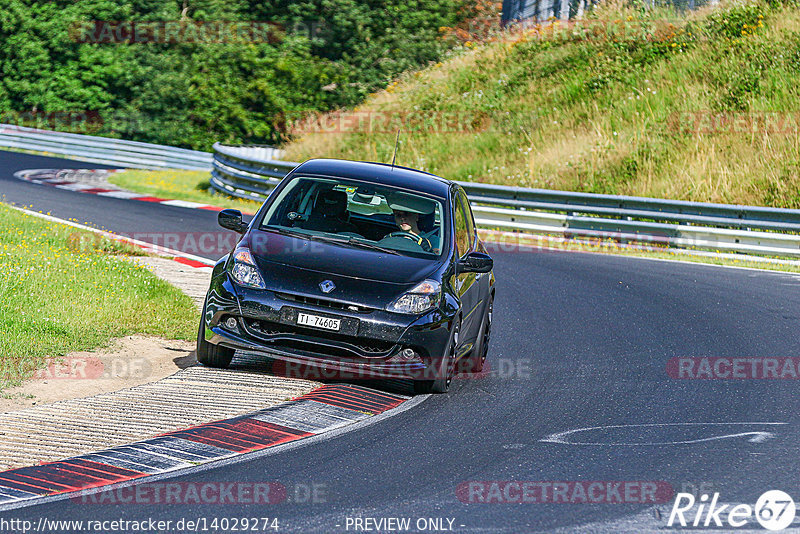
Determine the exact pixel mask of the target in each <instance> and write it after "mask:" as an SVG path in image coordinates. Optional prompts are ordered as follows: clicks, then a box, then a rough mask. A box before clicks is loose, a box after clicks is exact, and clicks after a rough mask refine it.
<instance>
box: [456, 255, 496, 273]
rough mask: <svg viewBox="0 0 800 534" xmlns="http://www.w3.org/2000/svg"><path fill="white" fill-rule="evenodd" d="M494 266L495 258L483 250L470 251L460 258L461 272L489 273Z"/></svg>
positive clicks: (459, 268)
mask: <svg viewBox="0 0 800 534" xmlns="http://www.w3.org/2000/svg"><path fill="white" fill-rule="evenodd" d="M493 268H494V260H493V259H492V257H491V256H489V255H488V254H484V253H483V252H470V253H469V254H467V255H466V256H464V257H463V258H461V259H460V260H458V272H460V273H488V272H489V271H491V270H492V269H493Z"/></svg>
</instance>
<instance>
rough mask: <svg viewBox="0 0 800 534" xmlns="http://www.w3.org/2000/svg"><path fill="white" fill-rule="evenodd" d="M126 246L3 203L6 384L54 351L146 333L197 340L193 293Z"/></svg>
mask: <svg viewBox="0 0 800 534" xmlns="http://www.w3.org/2000/svg"><path fill="white" fill-rule="evenodd" d="M129 252H132V251H131V250H130V249H129V248H128V247H126V246H125V245H120V244H118V243H115V242H113V241H109V240H106V239H98V237H97V236H95V235H94V234H91V233H89V232H83V231H79V230H75V229H74V228H69V227H67V226H63V225H59V224H55V223H50V222H47V221H43V220H41V219H37V218H34V217H30V216H27V215H24V214H21V213H19V212H18V211H15V210H12V209H11V208H8V207H7V206H4V205H2V204H0V272H2V273H3V274H2V276H0V389H3V388H5V387H8V386H10V385H14V384H17V383H19V382H20V380H22V379H24V378H26V377H28V376H30V375H31V373H32V372H33V371H34V370H36V369H37V368H39V367H41V366H43V365H44V364H45V362H46V360H47V359H48V358H55V357H61V356H63V355H65V354H67V353H68V352H72V351H76V350H88V349H92V348H95V347H98V346H102V345H104V344H106V343H107V342H108V341H109V340H110V339H111V338H114V337H120V336H124V335H129V334H134V333H143V334H152V335H157V336H162V337H165V338H171V339H193V338H194V336H195V335H196V328H197V315H198V314H197V310H196V308H195V307H194V305H193V304H192V302H191V300H190V299H189V297H187V296H186V295H184V294H183V293H181V292H180V291H179V290H178V289H176V288H175V287H173V286H171V285H169V284H168V283H166V282H164V281H162V280H160V279H158V278H156V277H155V276H154V275H153V274H152V273H150V271H148V270H147V269H145V268H144V267H139V266H136V265H134V264H132V263H130V262H128V261H126V260H124V259H120V258H118V257H115V254H120V253H129Z"/></svg>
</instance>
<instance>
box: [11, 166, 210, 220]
mask: <svg viewBox="0 0 800 534" xmlns="http://www.w3.org/2000/svg"><path fill="white" fill-rule="evenodd" d="M122 170H125V169H111V170H94V169H28V170H24V171H17V172H15V173H14V177H16V178H19V179H20V180H25V181H26V182H31V183H34V184H39V185H46V186H50V187H57V188H58V189H66V190H68V191H75V192H78V193H88V194H92V195H98V196H101V197H113V198H122V199H126V200H138V201H140V202H153V203H156V204H163V205H164V206H174V207H178V208H190V209H200V210H209V211H222V210H223V209H225V208H220V207H219V206H211V205H210V204H202V203H200V202H190V201H188V200H172V199H168V198H159V197H153V196H149V195H143V194H141V193H134V192H132V191H126V190H124V189H120V188H118V187H115V186H113V185H111V184H109V183H108V182H107V181H106V180H105V178H107V177H108V176H109V175H110V174H113V173H115V172H120V171H122ZM93 181H96V182H98V183H96V184H93V183H91V182H93Z"/></svg>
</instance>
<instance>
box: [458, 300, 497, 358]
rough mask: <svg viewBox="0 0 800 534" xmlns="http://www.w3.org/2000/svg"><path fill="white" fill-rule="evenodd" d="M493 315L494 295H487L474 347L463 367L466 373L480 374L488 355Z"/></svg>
mask: <svg viewBox="0 0 800 534" xmlns="http://www.w3.org/2000/svg"><path fill="white" fill-rule="evenodd" d="M493 313H494V295H489V304H487V306H486V313H485V314H484V316H483V322H481V329H480V330H479V331H478V338H477V339H476V341H475V347H473V349H472V352H471V353H470V355H469V358H467V361H466V362H465V365H464V368H465V370H466V371H467V372H468V373H480V372H481V371H483V364H484V363H486V356H487V354H489V340H490V339H491V337H492V315H493Z"/></svg>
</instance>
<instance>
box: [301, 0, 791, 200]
mask: <svg viewBox="0 0 800 534" xmlns="http://www.w3.org/2000/svg"><path fill="white" fill-rule="evenodd" d="M594 16H595V17H597V18H599V19H601V20H606V21H608V20H611V21H617V22H616V23H615V24H613V26H614V27H616V28H617V29H620V28H621V27H622V25H623V24H624V23H626V22H627V23H629V27H631V28H634V30H630V31H627V32H625V33H624V35H623V34H620V35H616V36H615V35H610V36H609V35H608V33H606V34H604V36H595V37H594V38H592V39H585V38H575V37H568V36H567V35H566V34H563V33H561V34H559V36H558V37H556V38H553V34H554V31H555V33H558V29H557V28H556V29H555V30H554V28H553V26H545V27H542V28H539V29H538V31H537V30H532V31H528V32H526V33H525V34H515V35H511V36H509V37H507V38H505V39H503V40H501V41H500V42H490V43H485V44H481V45H479V46H477V47H476V48H474V49H468V48H465V49H464V51H463V53H461V54H460V55H458V56H457V57H455V58H453V59H451V60H449V61H447V62H445V63H444V64H439V65H436V66H432V67H431V68H429V69H427V70H424V71H421V72H418V73H411V74H408V75H406V76H405V77H404V78H403V79H401V80H400V81H399V82H398V83H396V84H394V85H392V86H390V87H389V88H387V90H386V91H384V92H382V93H379V94H376V95H374V96H373V97H372V98H371V99H370V100H369V101H368V102H367V103H366V104H365V105H364V106H361V107H360V108H359V109H361V110H380V111H398V112H401V113H404V112H411V111H419V112H423V113H451V114H458V115H457V116H458V117H460V119H461V120H462V121H463V120H465V118H466V119H467V120H472V121H473V122H474V123H475V124H476V125H477V124H486V121H489V124H491V126H490V127H489V128H487V129H485V130H484V131H477V129H475V130H473V131H468V132H465V133H446V134H437V133H435V132H432V131H430V129H425V128H421V129H416V130H415V131H408V130H409V129H410V128H407V129H406V131H405V132H404V133H403V136H402V139H403V142H402V144H401V148H400V153H399V157H398V160H399V162H401V163H402V164H404V165H408V166H411V167H417V168H424V169H426V170H429V171H431V172H435V173H438V174H441V175H442V176H445V177H447V178H451V179H460V180H475V181H482V182H489V183H502V184H511V185H522V186H528V187H545V188H553V189H565V190H577V191H590V192H598V193H612V194H633V195H643V196H653V197H666V198H676V199H686V200H697V201H713V202H730V203H744V204H763V205H770V206H781V207H792V208H800V156H799V155H798V154H800V142H799V141H798V134H797V124H798V122H799V121H798V118H797V115H794V113H796V112H797V110H798V102H799V101H800V34H798V30H800V10H798V9H797V8H793V7H781V6H779V7H769V6H768V5H767V4H765V3H763V2H746V3H745V2H737V3H732V4H728V5H726V6H724V7H722V8H720V9H719V10H717V11H715V12H700V13H695V14H693V15H691V18H690V19H687V18H682V19H680V20H677V21H676V18H675V15H672V14H669V13H665V12H660V11H648V12H639V11H636V10H634V9H631V8H625V7H621V6H619V5H615V6H614V5H605V6H602V7H600V8H598V10H597V11H596V12H595V14H594ZM665 19H670V20H671V21H675V23H676V26H675V27H670V26H669V24H667V23H666V22H664V21H665ZM620 21H624V22H622V23H620ZM555 24H558V23H555ZM745 25H746V26H745ZM641 30H646V32H649V33H648V37H646V38H643V37H642V35H641ZM706 111H708V112H710V113H721V112H723V113H724V112H733V113H740V114H741V115H736V117H738V118H739V119H742V118H747V117H750V118H752V117H756V118H762V119H763V118H764V115H763V114H761V112H777V113H778V114H779V117H784V116H786V115H787V114H790V116H791V117H792V118H793V124H794V128H791V124H789V125H784V126H783V128H784V129H787V130H788V131H782V132H774V131H769V130H770V128H772V129H776V125H775V124H774V123H773V124H772V126H767V127H764V125H763V124H762V125H760V126H759V125H758V124H756V126H755V127H741V126H740V127H738V130H739V131H732V130H734V129H733V128H731V127H730V125H727V126H724V127H722V128H720V130H721V131H713V130H714V129H715V128H714V127H713V126H712V125H711V122H710V121H709V120H706V119H705V118H706V117H708V116H709V115H708V114H703V115H686V114H687V113H695V112H701V113H702V112H706ZM451 116H452V115H451ZM687 117H688V118H689V119H690V120H686V119H687ZM698 117H704V121H703V122H699V123H695V122H693V120H692V119H696V118H698ZM739 124H740V125H741V122H740V123H739ZM698 126H699V128H697V127H698ZM697 129H699V130H702V131H700V132H696V131H693V130H697ZM709 130H710V131H709ZM393 145H394V134H393V133H374V132H364V133H360V132H349V133H337V134H328V133H323V134H320V133H310V134H307V135H305V136H303V137H301V138H299V139H298V140H297V141H296V142H295V143H293V144H291V145H289V146H288V147H287V148H288V154H287V159H289V160H294V161H302V160H304V159H306V158H309V157H320V156H329V157H339V158H347V159H368V160H376V161H389V160H390V159H391V152H392V148H393Z"/></svg>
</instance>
